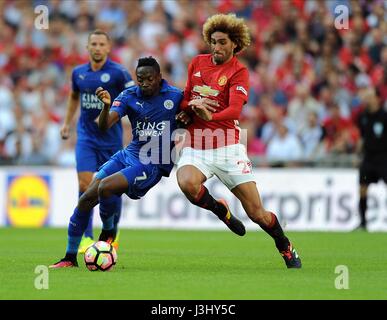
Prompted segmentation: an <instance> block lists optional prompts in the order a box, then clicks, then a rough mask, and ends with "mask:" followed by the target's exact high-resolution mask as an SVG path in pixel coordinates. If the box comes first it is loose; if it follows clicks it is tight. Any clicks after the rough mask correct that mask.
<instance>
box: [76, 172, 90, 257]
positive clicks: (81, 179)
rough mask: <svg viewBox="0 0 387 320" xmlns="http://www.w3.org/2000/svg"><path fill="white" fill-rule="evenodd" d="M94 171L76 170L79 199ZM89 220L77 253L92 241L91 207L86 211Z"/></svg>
mask: <svg viewBox="0 0 387 320" xmlns="http://www.w3.org/2000/svg"><path fill="white" fill-rule="evenodd" d="M93 175H94V172H91V171H82V172H78V183H79V199H80V198H81V197H82V195H83V194H84V192H85V191H86V190H87V188H88V186H89V185H90V184H91V182H92V180H93ZM88 216H89V221H88V224H87V227H86V230H85V233H84V236H83V237H82V240H81V244H80V246H79V253H84V252H85V251H86V249H87V248H88V247H89V246H90V245H92V244H93V243H94V240H93V238H94V237H93V208H92V209H91V210H90V212H89V213H88Z"/></svg>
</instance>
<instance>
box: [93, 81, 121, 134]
mask: <svg viewBox="0 0 387 320" xmlns="http://www.w3.org/2000/svg"><path fill="white" fill-rule="evenodd" d="M95 94H96V95H97V97H98V99H99V100H101V101H102V102H103V108H102V111H101V113H100V114H99V119H98V127H99V129H100V130H102V131H106V130H108V129H109V128H111V126H112V125H113V124H115V123H116V122H117V121H118V120H119V119H120V117H119V115H118V113H117V112H114V111H113V112H109V111H110V104H111V97H110V94H109V92H107V91H106V90H104V89H103V88H101V87H98V88H97V90H96V91H95Z"/></svg>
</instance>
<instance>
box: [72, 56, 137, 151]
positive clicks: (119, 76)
mask: <svg viewBox="0 0 387 320" xmlns="http://www.w3.org/2000/svg"><path fill="white" fill-rule="evenodd" d="M132 85H134V81H133V80H132V77H131V76H130V74H129V73H128V71H126V69H125V68H124V67H123V66H121V65H120V64H118V63H115V62H113V61H111V60H109V59H108V60H107V61H106V63H105V64H104V65H103V67H102V68H101V69H100V70H98V71H93V70H92V69H91V65H90V63H87V64H83V65H80V66H78V67H76V68H74V70H73V73H72V89H73V91H75V92H79V97H80V101H81V114H80V117H79V120H78V125H77V134H78V143H80V144H82V143H86V144H88V145H91V146H95V147H98V148H100V149H111V148H112V147H118V148H122V125H121V122H118V123H116V124H115V125H114V126H113V127H112V128H110V129H109V130H107V131H106V132H102V131H101V130H99V128H98V123H97V121H96V119H97V118H98V116H99V114H100V112H101V110H102V108H103V103H102V102H101V101H99V100H98V98H97V96H96V95H95V90H96V89H97V88H98V87H102V88H104V89H105V90H107V91H108V92H109V93H110V96H111V98H112V99H115V98H116V97H117V96H118V95H119V94H120V93H121V92H122V91H123V90H125V89H126V88H128V87H130V86H132Z"/></svg>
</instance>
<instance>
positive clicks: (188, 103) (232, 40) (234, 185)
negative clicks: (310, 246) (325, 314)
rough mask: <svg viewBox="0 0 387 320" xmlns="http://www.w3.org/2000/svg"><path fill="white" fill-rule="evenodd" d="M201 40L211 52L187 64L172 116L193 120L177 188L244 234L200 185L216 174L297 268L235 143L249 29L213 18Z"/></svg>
mask: <svg viewBox="0 0 387 320" xmlns="http://www.w3.org/2000/svg"><path fill="white" fill-rule="evenodd" d="M203 38H204V41H205V42H206V43H207V44H208V45H209V46H210V48H211V53H210V54H202V55H198V56H197V57H195V58H194V59H193V60H192V62H191V63H190V65H189V68H188V80H187V83H186V87H185V90H184V99H183V102H182V104H181V108H182V110H183V111H182V113H180V114H179V115H178V116H177V119H178V120H181V121H182V122H183V123H184V122H186V121H187V118H188V116H190V117H191V119H192V122H191V123H190V124H188V125H187V134H186V139H185V142H184V146H183V149H182V151H181V154H180V158H179V159H178V164H177V166H178V171H177V180H178V184H179V186H180V188H181V190H182V191H183V193H184V194H185V195H186V197H187V198H188V200H189V201H190V202H191V203H193V204H195V205H197V206H199V207H201V208H205V209H207V210H210V211H212V212H213V213H214V214H216V215H217V216H218V217H219V219H221V220H222V221H223V222H224V223H225V224H226V225H227V226H228V227H229V228H230V230H232V231H233V232H234V233H236V234H238V235H240V236H243V235H244V234H245V232H246V231H245V227H244V225H243V224H242V222H241V221H239V220H238V219H237V218H236V217H235V216H234V215H232V214H231V212H230V209H229V207H228V205H227V203H226V202H225V201H224V200H223V199H220V200H215V199H214V198H213V197H212V196H211V195H210V193H209V191H208V189H207V188H206V187H205V186H204V185H203V183H204V182H205V181H206V180H207V179H209V178H210V177H212V176H213V175H216V176H217V177H218V178H219V179H220V180H221V181H222V183H223V184H225V185H226V186H227V187H228V188H229V189H230V190H231V192H232V193H233V194H234V195H235V196H236V197H237V198H238V199H239V200H240V201H241V203H242V206H243V208H244V210H245V211H246V213H247V215H248V216H249V218H250V219H251V220H252V221H253V222H255V223H257V224H258V225H259V226H260V227H261V228H262V229H263V230H264V231H266V232H267V233H268V234H269V235H270V236H271V237H272V238H273V239H274V241H275V245H276V247H277V249H278V250H279V252H280V254H281V255H282V257H283V258H284V260H285V263H286V266H287V267H288V268H301V259H300V258H299V256H298V254H297V252H296V250H295V249H294V248H293V246H292V244H291V243H290V241H289V239H288V238H287V237H286V236H285V234H284V232H283V230H282V228H281V225H280V224H279V222H278V219H277V217H276V215H275V214H274V213H272V212H270V211H266V210H265V208H264V207H263V205H262V201H261V198H260V195H259V193H258V190H257V187H256V184H255V181H254V176H253V175H252V168H251V162H250V160H249V158H248V156H247V153H246V149H245V147H244V145H242V144H240V143H239V138H240V136H239V134H240V128H239V127H238V119H239V116H240V113H241V110H242V107H243V105H244V104H245V103H246V102H247V100H248V90H249V73H248V70H247V68H246V67H245V66H244V65H243V64H242V63H240V62H239V61H238V59H237V57H236V54H238V53H239V52H241V51H242V50H244V49H245V48H246V47H247V46H248V45H249V44H250V35H249V30H248V27H247V25H246V24H245V22H244V20H243V19H240V18H237V17H236V16H235V15H233V14H227V15H224V14H216V15H213V16H211V17H209V18H208V19H207V21H206V22H205V24H204V26H203Z"/></svg>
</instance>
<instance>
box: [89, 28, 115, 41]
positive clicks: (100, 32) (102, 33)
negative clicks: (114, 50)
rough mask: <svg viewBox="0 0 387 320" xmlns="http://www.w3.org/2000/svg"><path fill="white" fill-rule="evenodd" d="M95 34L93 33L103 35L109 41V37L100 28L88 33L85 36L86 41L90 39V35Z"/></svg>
mask: <svg viewBox="0 0 387 320" xmlns="http://www.w3.org/2000/svg"><path fill="white" fill-rule="evenodd" d="M93 34H95V35H104V36H105V37H106V39H107V40H108V41H109V42H110V37H109V35H108V33H107V32H105V31H103V30H101V29H96V30H94V31H93V32H91V33H89V36H88V37H87V41H88V42H89V41H90V37H91V36H92V35H93Z"/></svg>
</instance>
